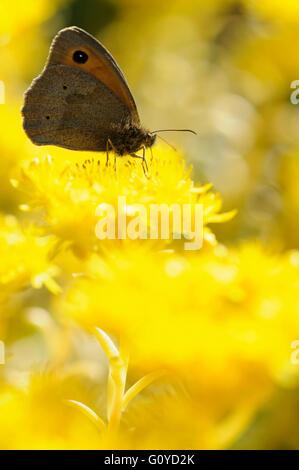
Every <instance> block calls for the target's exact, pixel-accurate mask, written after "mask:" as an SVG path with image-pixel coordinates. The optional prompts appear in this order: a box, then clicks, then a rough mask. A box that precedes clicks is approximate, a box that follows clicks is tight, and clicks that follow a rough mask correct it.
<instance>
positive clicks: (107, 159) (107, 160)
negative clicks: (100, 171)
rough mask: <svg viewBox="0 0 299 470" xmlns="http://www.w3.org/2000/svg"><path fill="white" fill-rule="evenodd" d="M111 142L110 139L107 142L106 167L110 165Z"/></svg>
mask: <svg viewBox="0 0 299 470" xmlns="http://www.w3.org/2000/svg"><path fill="white" fill-rule="evenodd" d="M109 140H110V139H108V140H107V142H106V166H108V165H109V150H110V148H109Z"/></svg>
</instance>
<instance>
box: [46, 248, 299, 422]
mask: <svg viewBox="0 0 299 470" xmlns="http://www.w3.org/2000/svg"><path fill="white" fill-rule="evenodd" d="M297 258H298V253H296V252H291V253H286V254H285V255H276V256H275V255H271V254H270V253H267V252H266V251H265V250H264V249H263V248H262V246H260V245H259V244H257V243H250V244H249V243H245V244H243V245H242V246H240V247H239V248H235V249H232V250H227V249H226V248H225V247H223V246H221V245H217V246H216V247H215V248H214V249H213V251H211V250H207V251H205V252H201V253H200V254H199V255H198V254H190V255H188V256H182V255H181V254H178V253H173V252H167V253H165V252H163V253H161V252H160V253H151V255H150V256H149V253H148V252H147V251H146V250H144V249H143V248H142V247H141V248H139V249H138V248H136V247H135V249H133V246H132V247H129V248H128V249H127V250H124V249H123V250H119V251H118V252H116V251H113V252H107V253H106V255H105V257H99V256H98V255H96V254H93V255H92V256H91V257H90V259H89V260H87V261H86V262H85V264H83V265H82V266H81V268H82V273H81V276H79V277H76V279H75V280H74V281H73V282H72V283H71V284H70V286H69V289H68V291H67V293H66V295H65V296H63V297H61V298H59V299H57V300H58V302H55V308H56V310H58V311H59V312H60V314H61V315H62V316H63V317H64V316H66V317H70V318H71V319H72V320H74V321H75V322H77V323H79V324H81V325H82V326H83V327H84V328H88V329H89V328H92V327H93V326H95V325H96V326H99V327H100V328H102V329H103V330H104V331H106V332H107V333H108V334H110V335H112V336H113V337H114V338H116V339H117V340H118V341H120V342H121V344H122V343H123V344H125V345H127V347H128V351H129V355H130V362H129V367H130V368H131V371H133V373H135V374H136V373H138V374H144V373H147V372H150V371H153V370H156V369H159V368H163V369H166V370H168V371H171V372H172V373H174V374H175V375H176V376H178V377H180V378H181V379H182V380H183V382H184V383H185V384H187V387H188V389H189V391H191V393H192V396H193V398H194V397H195V398H194V399H195V401H196V400H198V401H199V402H200V403H204V404H205V406H206V407H208V408H209V409H210V412H211V413H212V414H213V416H214V417H215V418H216V417H218V418H219V417H220V416H222V415H224V414H225V413H228V412H232V411H233V410H236V409H239V408H240V409H241V410H242V409H243V408H244V407H245V408H246V407H248V406H249V407H252V409H253V410H255V409H257V408H258V407H259V406H261V403H262V402H263V401H264V400H265V397H266V396H269V394H270V393H271V392H272V391H273V389H274V387H275V386H276V385H278V384H288V383H289V382H292V380H294V377H295V378H296V370H295V369H296V368H295V366H294V365H292V364H291V362H290V354H291V349H290V345H291V343H292V341H293V340H294V339H295V338H294V335H295V336H296V334H295V332H296V331H298V328H299V315H298V314H299V302H298V301H297V299H299V283H298V269H299V267H298V266H299V265H298V262H297V261H296V260H297Z"/></svg>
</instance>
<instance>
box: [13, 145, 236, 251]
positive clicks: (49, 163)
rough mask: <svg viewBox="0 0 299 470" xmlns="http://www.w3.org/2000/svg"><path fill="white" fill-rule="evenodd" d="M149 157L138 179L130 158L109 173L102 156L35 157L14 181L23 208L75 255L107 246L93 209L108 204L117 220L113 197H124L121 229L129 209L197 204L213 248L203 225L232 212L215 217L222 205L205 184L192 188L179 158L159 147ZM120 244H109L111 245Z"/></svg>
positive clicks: (136, 164) (136, 165)
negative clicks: (23, 196) (39, 214)
mask: <svg viewBox="0 0 299 470" xmlns="http://www.w3.org/2000/svg"><path fill="white" fill-rule="evenodd" d="M154 154H155V156H154V158H153V159H152V160H150V161H149V176H146V175H145V174H144V172H143V169H142V165H141V163H140V161H137V162H136V161H134V160H133V159H132V158H131V159H130V158H125V157H124V158H119V159H117V170H116V171H115V168H114V166H113V164H112V159H111V161H110V164H109V165H108V166H106V165H105V161H106V156H103V155H102V156H101V155H100V156H97V157H96V158H95V157H92V158H90V159H87V160H85V159H86V154H84V153H83V154H80V156H79V159H78V157H77V159H78V161H77V162H72V161H67V162H66V161H65V160H62V159H58V158H55V159H54V158H51V157H50V156H48V157H47V158H41V159H39V158H36V159H35V160H33V161H30V162H29V163H28V164H27V165H26V166H24V167H23V169H22V172H21V175H19V176H16V179H15V180H14V181H16V184H18V183H17V181H18V182H19V183H20V184H19V186H20V188H21V189H22V190H23V191H26V192H27V194H28V195H29V197H28V199H27V201H26V202H27V205H28V207H29V209H38V208H42V209H43V210H45V217H44V222H45V223H46V224H47V225H48V226H49V227H50V230H51V233H53V234H55V235H56V236H57V237H59V238H60V239H62V240H65V241H68V242H71V243H72V246H73V249H74V251H75V252H76V253H77V254H79V255H81V256H82V255H88V254H89V253H91V252H93V251H98V250H99V249H104V248H105V246H107V245H108V246H111V243H110V244H109V242H111V240H108V241H107V242H108V243H106V244H105V243H104V241H101V240H98V238H97V235H96V226H97V222H98V220H99V215H98V214H97V208H98V207H99V206H100V207H106V205H111V206H112V207H113V208H114V210H115V214H116V218H117V216H118V203H119V196H123V197H125V198H126V211H127V213H126V215H127V221H126V223H127V225H128V224H129V222H130V220H131V218H132V217H131V213H130V211H131V210H132V208H134V205H135V204H143V205H144V207H145V209H146V211H147V213H149V207H150V206H151V205H153V204H158V205H160V204H162V203H163V204H168V205H169V206H170V205H171V204H177V205H178V206H179V207H180V208H182V206H183V205H184V204H190V205H191V208H192V209H191V210H192V211H194V207H195V204H202V208H203V226H204V237H205V239H206V241H208V242H210V243H215V239H214V237H213V235H212V234H211V232H210V230H209V229H208V228H207V227H206V226H207V225H208V224H210V223H216V222H222V221H225V220H229V219H230V218H231V217H232V216H233V215H234V212H229V213H226V214H220V213H219V211H220V210H221V205H222V202H221V199H220V197H219V195H218V194H213V193H211V192H209V188H210V186H209V185H207V186H201V187H195V186H194V183H193V182H192V180H191V178H190V176H189V173H190V170H189V171H186V169H185V167H184V162H183V160H182V157H181V156H180V155H179V154H177V153H175V152H173V151H166V150H165V149H161V148H155V149H154ZM70 158H72V157H71V156H70ZM74 158H75V157H74ZM148 221H149V218H148ZM120 242H121V241H120ZM120 242H119V243H115V240H113V241H112V244H113V246H117V245H119V244H120ZM133 244H134V246H135V245H136V244H137V242H136V241H134V242H133ZM168 245H169V240H162V241H160V243H159V247H160V248H162V247H165V246H168Z"/></svg>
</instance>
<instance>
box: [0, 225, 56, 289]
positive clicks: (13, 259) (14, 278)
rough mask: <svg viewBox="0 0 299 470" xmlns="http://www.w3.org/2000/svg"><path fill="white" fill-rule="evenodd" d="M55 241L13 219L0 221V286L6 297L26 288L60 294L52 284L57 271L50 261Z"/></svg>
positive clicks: (54, 249) (54, 283) (51, 237)
mask: <svg viewBox="0 0 299 470" xmlns="http://www.w3.org/2000/svg"><path fill="white" fill-rule="evenodd" d="M56 244H57V241H56V240H55V239H54V237H53V236H48V237H45V236H41V233H40V230H38V229H37V228H34V227H33V226H30V225H29V226H27V227H22V226H21V225H20V224H19V222H18V221H17V219H16V218H15V217H14V216H1V218H0V257H1V267H0V286H1V296H2V297H4V298H5V297H6V296H7V295H8V294H9V293H12V292H15V291H17V290H19V289H23V288H25V287H28V286H30V285H31V286H32V287H34V288H36V289H39V288H40V287H42V286H43V285H45V286H46V287H47V288H48V289H49V290H50V291H51V292H53V293H56V294H57V293H58V292H60V287H59V286H58V284H57V283H56V281H55V280H54V277H55V276H57V274H58V272H59V271H58V267H57V266H55V264H54V263H53V261H52V257H53V254H54V253H55V251H56Z"/></svg>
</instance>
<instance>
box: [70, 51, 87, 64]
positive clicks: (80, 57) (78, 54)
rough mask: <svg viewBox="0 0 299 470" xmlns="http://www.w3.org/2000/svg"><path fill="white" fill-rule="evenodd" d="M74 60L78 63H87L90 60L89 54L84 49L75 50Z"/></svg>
mask: <svg viewBox="0 0 299 470" xmlns="http://www.w3.org/2000/svg"><path fill="white" fill-rule="evenodd" d="M73 61H74V62H77V64H85V62H87V61H88V55H87V54H86V52H84V51H75V52H74V54H73Z"/></svg>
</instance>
